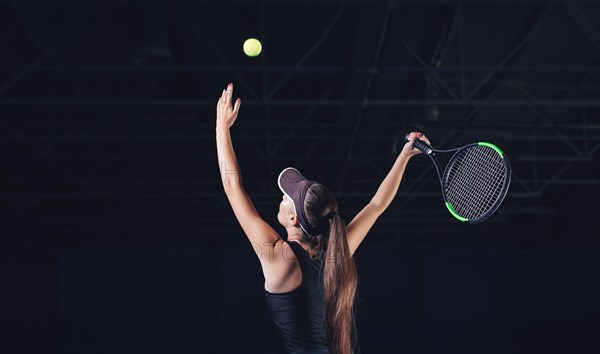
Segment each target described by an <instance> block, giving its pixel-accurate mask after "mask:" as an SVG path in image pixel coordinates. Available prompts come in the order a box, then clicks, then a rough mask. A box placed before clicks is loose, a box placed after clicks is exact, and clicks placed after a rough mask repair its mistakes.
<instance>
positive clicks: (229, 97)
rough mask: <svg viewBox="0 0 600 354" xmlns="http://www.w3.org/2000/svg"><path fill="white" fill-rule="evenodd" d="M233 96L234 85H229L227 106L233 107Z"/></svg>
mask: <svg viewBox="0 0 600 354" xmlns="http://www.w3.org/2000/svg"><path fill="white" fill-rule="evenodd" d="M232 96H233V84H229V85H227V91H225V105H226V106H227V107H231V97H232Z"/></svg>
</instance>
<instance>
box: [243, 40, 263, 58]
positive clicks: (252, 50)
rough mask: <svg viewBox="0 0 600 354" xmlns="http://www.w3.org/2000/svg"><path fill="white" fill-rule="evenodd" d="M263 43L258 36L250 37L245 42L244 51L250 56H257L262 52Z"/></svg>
mask: <svg viewBox="0 0 600 354" xmlns="http://www.w3.org/2000/svg"><path fill="white" fill-rule="evenodd" d="M261 50H262V44H260V41H259V40H258V39H256V38H248V39H246V41H245V42H244V53H246V55H247V56H249V57H255V56H257V55H259V54H260V51H261Z"/></svg>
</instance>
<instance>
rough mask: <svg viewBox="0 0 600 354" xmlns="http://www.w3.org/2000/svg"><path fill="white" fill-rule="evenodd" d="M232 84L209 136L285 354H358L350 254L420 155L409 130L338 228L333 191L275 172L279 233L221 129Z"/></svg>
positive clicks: (225, 126)
mask: <svg viewBox="0 0 600 354" xmlns="http://www.w3.org/2000/svg"><path fill="white" fill-rule="evenodd" d="M232 97H233V84H229V85H228V86H227V88H226V89H225V90H223V92H222V94H221V97H220V98H219V101H218V102H217V122H216V139H217V155H218V159H219V167H220V170H221V180H222V182H223V188H224V189H225V193H226V195H227V199H228V200H229V203H230V204H231V207H232V208H233V212H234V213H235V216H236V218H237V220H238V221H239V223H240V225H241V226H242V229H243V230H244V232H245V233H246V236H247V237H248V239H249V240H250V243H251V245H252V246H253V247H254V250H255V252H256V254H257V256H258V258H259V260H260V264H261V266H262V270H263V274H264V277H265V283H264V288H265V296H266V305H267V308H268V310H269V312H270V314H271V316H272V317H273V321H274V323H275V325H276V327H277V328H278V329H279V330H280V332H281V334H282V335H283V339H284V343H285V345H286V347H287V349H288V351H289V352H290V353H291V354H358V352H359V347H358V336H357V333H356V322H355V307H354V300H355V294H356V289H357V283H358V279H357V272H356V267H355V263H354V258H353V255H354V252H355V251H356V249H357V248H358V246H359V245H360V244H361V242H362V241H363V240H364V239H365V237H366V236H367V233H368V232H369V230H370V229H371V227H372V226H373V224H374V223H375V221H376V220H377V218H378V217H379V216H380V215H381V214H382V213H383V212H384V211H385V210H386V208H387V207H388V205H389V204H390V203H391V201H392V199H393V198H394V196H395V195H396V192H397V190H398V186H399V185H400V181H401V180H402V176H403V174H404V170H405V168H406V165H407V163H408V161H409V160H410V158H411V157H412V156H414V155H417V154H420V153H421V152H420V151H419V150H418V149H413V148H412V144H413V143H414V141H415V139H416V138H417V137H418V138H420V139H421V140H423V141H425V142H427V143H428V144H429V140H427V138H426V137H425V136H424V135H422V134H420V133H415V132H413V133H411V134H410V135H409V142H407V143H406V144H405V145H404V147H403V149H402V151H401V152H400V154H399V155H398V158H397V159H396V161H395V163H394V165H393V166H392V168H391V170H390V172H389V173H388V175H387V176H386V177H385V179H384V180H383V182H382V183H381V185H380V186H379V189H378V190H377V192H376V193H375V195H374V196H373V198H372V199H371V201H370V202H369V203H368V204H367V205H366V206H365V207H364V208H363V209H362V210H361V211H360V212H359V213H358V214H357V215H356V216H355V217H354V218H353V219H352V221H351V222H350V224H348V225H346V224H345V223H344V221H343V220H342V218H341V217H340V215H339V209H338V203H337V201H336V198H335V197H334V195H333V194H332V193H331V192H330V191H329V190H328V189H327V188H326V187H325V186H323V185H322V184H320V183H318V182H315V181H312V180H309V179H307V178H306V177H304V176H303V175H302V174H301V173H300V172H299V171H298V170H296V169H294V168H292V167H288V168H286V169H284V170H283V171H281V173H280V174H279V178H278V179H277V183H278V186H279V189H281V192H282V198H281V202H280V204H279V213H278V214H277V220H278V221H279V223H280V224H281V225H282V226H283V227H284V228H285V230H286V233H287V235H286V236H287V237H286V238H283V237H282V236H281V235H279V234H278V233H277V231H275V230H274V229H273V228H272V227H271V226H270V225H269V224H267V223H266V222H265V221H264V220H263V219H262V218H261V216H260V215H259V214H258V212H257V211H256V208H255V207H254V204H253V203H252V200H251V199H250V197H249V196H248V194H247V193H246V191H245V189H244V186H243V184H242V175H241V172H240V168H239V165H238V163H237V159H236V156H235V152H234V149H233V144H232V141H231V135H230V131H229V129H230V128H231V126H232V125H233V124H234V123H235V120H236V119H237V116H238V112H239V110H240V106H241V100H240V99H239V98H238V99H237V100H236V101H235V103H233V104H232Z"/></svg>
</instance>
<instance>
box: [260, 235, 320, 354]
mask: <svg viewBox="0 0 600 354" xmlns="http://www.w3.org/2000/svg"><path fill="white" fill-rule="evenodd" d="M287 243H288V244H289V246H290V248H291V249H292V250H293V252H294V254H295V256H296V259H295V260H293V261H296V260H297V261H298V263H299V264H300V269H301V272H302V282H301V283H300V286H299V287H297V288H296V289H294V290H292V291H289V292H285V293H271V292H269V291H267V290H266V289H265V297H266V303H267V308H268V309H269V312H270V313H271V315H272V317H273V322H274V323H275V326H277V328H278V329H279V331H280V332H281V334H282V335H283V339H284V343H285V345H286V347H287V348H288V350H289V351H290V352H291V353H295V352H301V351H302V350H306V349H320V350H321V351H322V353H328V349H327V343H326V341H325V331H324V327H323V279H322V270H321V263H320V261H319V260H314V259H312V258H311V257H310V256H309V254H308V253H307V252H306V250H304V248H302V246H301V245H300V244H299V243H297V242H287ZM290 261H292V259H290Z"/></svg>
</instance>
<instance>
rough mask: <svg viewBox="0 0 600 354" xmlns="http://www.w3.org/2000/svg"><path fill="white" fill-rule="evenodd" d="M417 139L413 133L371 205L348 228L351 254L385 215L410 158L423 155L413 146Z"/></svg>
mask: <svg viewBox="0 0 600 354" xmlns="http://www.w3.org/2000/svg"><path fill="white" fill-rule="evenodd" d="M419 134H420V133H419ZM416 137H417V135H416V133H411V135H410V141H409V142H407V143H406V144H404V147H403V148H402V151H401V152H400V155H398V158H396V162H394V165H393V166H392V168H391V169H390V172H389V173H388V174H387V176H386V177H385V179H384V180H383V182H381V184H380V185H379V188H378V189H377V192H376V193H375V195H374V196H373V198H371V201H370V202H369V204H367V205H366V206H365V207H364V208H363V209H362V210H361V211H360V212H359V213H358V214H357V215H356V216H355V217H354V219H352V221H351V222H350V224H348V226H347V227H346V236H347V239H348V246H349V248H350V254H354V252H355V251H356V249H357V248H358V246H359V245H360V244H361V243H362V241H363V240H364V239H365V237H366V236H367V233H368V232H369V230H371V227H373V224H375V221H377V219H378V218H379V216H380V215H381V214H383V212H384V211H385V210H386V209H387V207H388V206H389V205H390V203H391V202H392V200H393V199H394V197H395V196H396V193H397V192H398V187H399V186H400V182H401V181H402V177H403V176H404V170H405V169H406V165H407V164H408V161H409V160H410V158H411V157H412V156H414V155H417V154H419V153H421V152H420V151H419V150H418V149H413V148H412V144H414V141H415V139H416ZM419 138H420V139H422V140H424V141H426V142H427V143H429V140H427V138H426V137H425V136H424V135H421V136H420V137H419Z"/></svg>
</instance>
